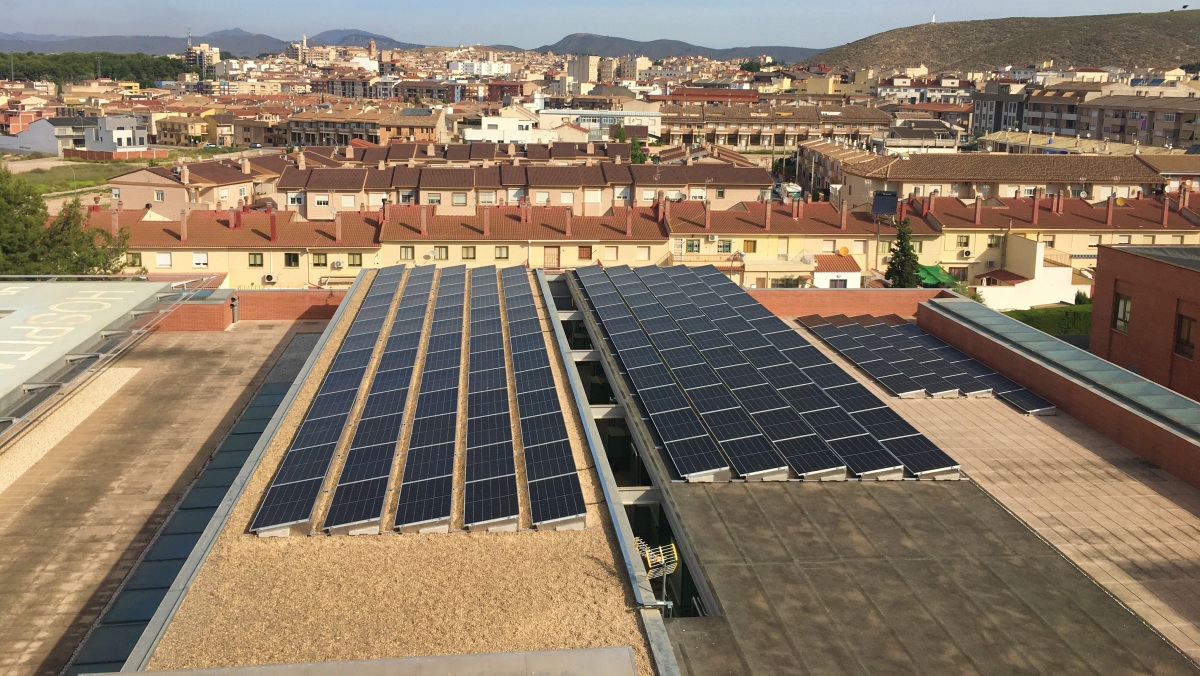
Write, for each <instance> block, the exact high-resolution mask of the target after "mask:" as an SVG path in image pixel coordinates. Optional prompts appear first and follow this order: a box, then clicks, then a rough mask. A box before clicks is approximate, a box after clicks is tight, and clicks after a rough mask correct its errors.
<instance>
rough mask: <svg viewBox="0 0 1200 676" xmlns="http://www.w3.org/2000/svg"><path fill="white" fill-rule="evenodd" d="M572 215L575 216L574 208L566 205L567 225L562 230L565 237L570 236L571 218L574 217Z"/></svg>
mask: <svg viewBox="0 0 1200 676" xmlns="http://www.w3.org/2000/svg"><path fill="white" fill-rule="evenodd" d="M574 216H575V208H574V207H567V226H566V230H565V231H564V232H563V234H564V235H566V236H567V237H570V236H571V219H572V218H574Z"/></svg>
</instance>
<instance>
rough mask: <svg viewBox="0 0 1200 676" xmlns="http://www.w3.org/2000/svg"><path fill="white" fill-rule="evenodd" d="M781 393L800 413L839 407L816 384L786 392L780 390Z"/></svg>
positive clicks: (793, 388) (800, 386)
mask: <svg viewBox="0 0 1200 676" xmlns="http://www.w3.org/2000/svg"><path fill="white" fill-rule="evenodd" d="M779 393H780V394H781V395H783V398H784V399H787V401H788V403H789V404H791V405H792V407H793V408H795V409H796V410H797V411H799V412H800V413H808V412H810V411H821V410H824V409H827V408H836V407H837V402H836V401H834V400H833V399H831V398H830V397H829V395H828V394H825V390H822V389H821V388H820V386H818V385H816V384H815V383H814V384H812V385H798V386H796V387H789V388H788V389H786V390H780V392H779Z"/></svg>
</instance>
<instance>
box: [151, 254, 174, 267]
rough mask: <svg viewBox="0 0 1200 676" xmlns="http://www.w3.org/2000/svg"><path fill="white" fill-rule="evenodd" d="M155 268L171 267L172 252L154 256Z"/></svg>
mask: <svg viewBox="0 0 1200 676" xmlns="http://www.w3.org/2000/svg"><path fill="white" fill-rule="evenodd" d="M154 267H156V268H169V267H171V252H170V251H165V252H160V253H157V254H155V255H154Z"/></svg>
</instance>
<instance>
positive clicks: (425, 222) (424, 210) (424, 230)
mask: <svg viewBox="0 0 1200 676" xmlns="http://www.w3.org/2000/svg"><path fill="white" fill-rule="evenodd" d="M418 208H419V209H420V210H421V234H422V235H428V234H429V205H427V204H423V205H421V206H420V207H418Z"/></svg>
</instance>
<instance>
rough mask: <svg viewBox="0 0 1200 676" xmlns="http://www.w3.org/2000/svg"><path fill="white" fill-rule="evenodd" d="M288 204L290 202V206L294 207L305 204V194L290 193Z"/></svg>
mask: <svg viewBox="0 0 1200 676" xmlns="http://www.w3.org/2000/svg"><path fill="white" fill-rule="evenodd" d="M287 202H288V204H292V205H299V204H304V193H302V192H289V193H288V196H287Z"/></svg>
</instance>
